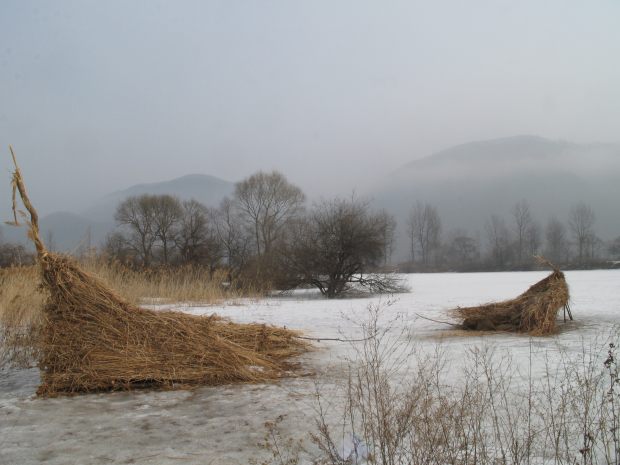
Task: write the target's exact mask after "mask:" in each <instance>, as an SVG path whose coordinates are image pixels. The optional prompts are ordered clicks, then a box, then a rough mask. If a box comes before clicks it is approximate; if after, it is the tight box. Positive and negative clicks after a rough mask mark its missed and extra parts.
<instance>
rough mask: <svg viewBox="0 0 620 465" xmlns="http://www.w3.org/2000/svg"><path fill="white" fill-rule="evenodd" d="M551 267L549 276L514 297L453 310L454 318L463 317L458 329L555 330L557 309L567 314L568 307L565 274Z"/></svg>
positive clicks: (537, 333) (537, 332) (541, 332)
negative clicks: (551, 270)
mask: <svg viewBox="0 0 620 465" xmlns="http://www.w3.org/2000/svg"><path fill="white" fill-rule="evenodd" d="M546 263H548V262H546ZM553 268H554V269H553V272H552V273H551V274H550V275H549V276H547V277H546V278H544V279H543V280H541V281H539V282H537V283H536V284H534V285H533V286H531V287H530V288H529V289H528V290H527V291H525V292H524V293H523V294H521V295H520V296H518V297H517V298H515V299H511V300H506V301H503V302H493V303H489V304H485V305H480V306H477V307H463V308H461V307H459V308H457V309H455V310H454V313H455V315H456V317H457V318H460V319H462V320H463V322H462V325H461V328H462V329H467V330H475V331H516V332H526V333H530V334H532V335H534V336H543V335H547V334H552V333H554V332H555V330H556V321H557V318H558V313H559V311H560V310H561V309H564V311H568V312H569V315H570V308H569V306H568V300H569V293H568V285H567V284H566V279H565V278H564V273H562V272H561V271H560V270H559V269H557V268H555V267H553ZM571 319H572V316H571Z"/></svg>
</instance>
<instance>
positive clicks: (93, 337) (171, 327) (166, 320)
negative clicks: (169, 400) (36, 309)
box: [11, 150, 308, 395]
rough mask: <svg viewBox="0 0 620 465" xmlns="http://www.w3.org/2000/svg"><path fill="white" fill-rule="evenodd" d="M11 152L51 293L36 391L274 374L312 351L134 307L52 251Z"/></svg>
mask: <svg viewBox="0 0 620 465" xmlns="http://www.w3.org/2000/svg"><path fill="white" fill-rule="evenodd" d="M11 153H12V155H13V160H14V162H15V173H14V175H13V210H14V213H15V222H17V214H16V211H15V210H16V209H15V200H16V192H19V194H20V196H21V198H22V201H23V203H24V206H25V207H26V209H27V210H28V212H29V213H30V217H31V220H30V222H29V223H30V224H29V225H30V229H29V237H30V239H31V240H32V241H33V242H34V244H35V247H36V249H37V255H38V263H39V265H40V268H41V273H42V281H43V288H44V289H45V290H46V291H47V292H48V293H49V295H48V297H47V301H46V303H45V306H44V308H43V310H42V311H43V324H42V325H41V328H40V329H39V330H38V334H37V338H36V339H37V343H36V344H37V347H36V352H37V354H38V364H39V368H40V370H41V373H42V376H41V385H40V387H39V389H38V391H37V392H38V394H39V395H57V394H59V393H74V392H89V391H101V390H116V389H132V388H136V387H164V388H174V387H183V386H188V385H199V384H207V385H212V384H220V383H228V382H235V381H245V382H248V381H249V382H254V381H263V380H268V379H275V378H279V377H281V376H283V375H285V374H286V373H287V372H288V370H290V369H291V368H292V366H293V365H292V364H291V362H290V361H289V359H290V357H293V356H295V355H299V354H301V353H302V352H304V351H305V350H307V348H308V346H307V344H306V343H305V342H304V341H303V340H301V339H300V338H299V337H298V336H299V334H298V333H297V332H295V331H291V330H288V329H285V328H277V327H272V326H266V325H259V324H236V323H232V322H230V321H228V320H225V319H222V318H219V317H217V316H210V317H206V316H205V317H202V316H193V315H187V314H183V313H177V312H172V311H152V310H146V309H142V308H139V307H136V306H134V305H131V304H129V303H128V302H126V301H124V300H123V299H122V298H121V297H119V296H118V295H116V294H115V293H114V292H113V291H112V290H110V289H108V288H107V287H106V286H105V284H103V283H102V282H101V281H100V280H99V279H97V278H96V277H94V276H92V275H90V274H88V273H86V272H84V271H83V270H81V269H80V267H79V266H78V265H77V264H76V263H75V262H74V261H73V260H71V259H70V258H68V257H66V256H62V255H59V254H55V253H51V252H48V251H47V250H46V248H45V246H44V244H43V242H42V241H41V239H40V236H39V227H38V217H37V212H36V211H35V209H34V208H33V207H32V204H31V203H30V200H29V199H28V195H27V193H26V189H25V186H24V182H23V178H22V176H21V173H20V170H19V168H18V166H17V163H16V161H15V156H14V154H13V151H12V150H11Z"/></svg>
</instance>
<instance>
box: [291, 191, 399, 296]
mask: <svg viewBox="0 0 620 465" xmlns="http://www.w3.org/2000/svg"><path fill="white" fill-rule="evenodd" d="M289 234H290V237H291V240H289V241H286V246H285V248H284V249H283V252H282V259H283V261H284V263H285V265H284V267H285V268H286V270H287V276H288V278H289V282H288V286H287V287H294V286H296V285H300V284H310V285H313V286H315V287H316V288H318V289H319V290H320V291H321V293H322V294H324V295H325V296H327V297H329V298H332V297H336V296H338V295H340V294H342V293H343V292H344V291H346V290H348V289H350V285H351V284H352V283H357V284H359V285H361V286H364V287H367V288H369V289H370V290H371V291H376V292H390V291H392V292H393V291H396V290H398V289H400V287H399V285H398V283H397V282H396V281H395V280H394V279H393V278H392V276H390V275H372V274H371V275H368V274H367V272H368V270H369V268H370V267H372V266H375V265H377V264H379V263H381V261H382V260H383V255H384V251H385V238H386V234H385V216H384V215H383V214H381V213H373V212H372V211H370V210H369V209H368V205H367V204H365V203H363V202H360V201H357V200H355V199H351V200H341V199H336V200H332V201H326V202H323V203H321V204H318V205H316V206H315V207H314V208H313V210H312V212H311V213H310V214H309V215H308V216H307V217H306V218H301V219H298V220H297V221H295V222H294V223H292V224H291V225H290V229H289Z"/></svg>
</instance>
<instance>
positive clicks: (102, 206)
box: [81, 174, 235, 222]
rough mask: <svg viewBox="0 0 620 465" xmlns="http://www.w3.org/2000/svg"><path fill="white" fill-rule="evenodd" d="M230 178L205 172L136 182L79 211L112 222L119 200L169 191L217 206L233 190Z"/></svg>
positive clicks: (94, 218) (175, 194)
mask: <svg viewBox="0 0 620 465" xmlns="http://www.w3.org/2000/svg"><path fill="white" fill-rule="evenodd" d="M234 189H235V185H234V183H232V182H229V181H224V180H223V179H220V178H216V177H215V176H209V175H206V174H189V175H186V176H181V177H180V178H176V179H172V180H170V181H163V182H153V183H148V184H138V185H135V186H132V187H129V188H128V189H124V190H121V191H117V192H113V193H111V194H108V195H106V196H105V197H104V198H102V199H101V200H100V201H99V202H97V203H96V204H95V205H93V206H91V207H89V208H87V209H86V210H84V211H83V212H81V215H82V216H84V217H85V218H88V219H90V220H93V221H105V222H114V211H115V210H116V206H117V205H118V204H119V202H121V201H123V200H124V199H126V198H127V197H133V196H138V195H142V194H151V195H162V194H170V195H173V196H176V197H178V198H180V199H181V200H189V199H195V200H198V201H199V202H202V203H203V204H205V205H207V206H210V207H217V206H218V205H219V203H220V202H221V201H222V199H223V198H224V197H226V196H229V195H231V194H232V192H233V190H234Z"/></svg>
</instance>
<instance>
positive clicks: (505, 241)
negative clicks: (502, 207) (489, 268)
mask: <svg viewBox="0 0 620 465" xmlns="http://www.w3.org/2000/svg"><path fill="white" fill-rule="evenodd" d="M485 230H486V233H487V238H488V241H489V248H490V257H491V261H492V264H493V266H494V267H496V268H504V267H506V265H507V264H508V262H509V260H510V232H509V231H508V228H507V227H506V223H505V221H504V219H503V218H501V217H499V216H497V215H491V217H490V218H489V220H488V221H487V223H486V224H485Z"/></svg>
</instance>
